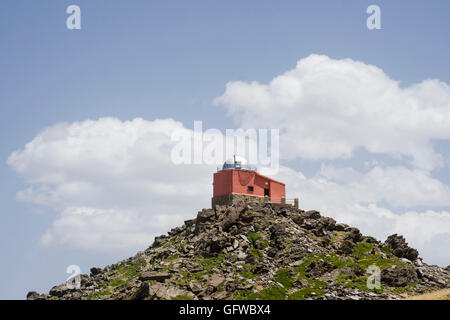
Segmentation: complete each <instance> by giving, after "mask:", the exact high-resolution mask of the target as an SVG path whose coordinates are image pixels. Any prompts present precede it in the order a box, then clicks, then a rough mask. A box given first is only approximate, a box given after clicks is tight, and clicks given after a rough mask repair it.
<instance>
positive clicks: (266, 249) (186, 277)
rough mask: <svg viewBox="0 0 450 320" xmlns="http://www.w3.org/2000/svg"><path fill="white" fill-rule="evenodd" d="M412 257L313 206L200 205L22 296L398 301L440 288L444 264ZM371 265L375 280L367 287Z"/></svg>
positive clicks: (399, 244)
mask: <svg viewBox="0 0 450 320" xmlns="http://www.w3.org/2000/svg"><path fill="white" fill-rule="evenodd" d="M418 255H419V254H418V252H417V250H415V249H413V248H410V247H409V246H408V245H407V243H406V242H405V239H404V238H403V237H402V236H399V235H391V236H389V237H388V238H387V240H386V241H385V242H383V243H382V242H380V241H378V240H377V239H375V238H373V237H369V236H364V235H362V234H361V232H360V231H359V230H358V229H357V228H354V227H350V226H348V225H346V224H342V223H336V221H335V220H333V219H332V218H329V217H323V216H321V214H320V213H319V212H317V211H303V210H300V209H295V208H294V207H292V206H289V205H284V206H281V205H275V204H269V203H248V202H247V203H240V204H234V205H232V206H215V208H214V209H203V210H202V211H200V212H199V213H198V215H197V217H196V218H195V219H192V220H188V221H185V223H184V225H182V226H180V227H177V228H174V229H172V230H171V231H170V232H168V235H162V236H159V237H156V238H155V241H154V243H153V244H152V245H151V246H150V247H149V248H148V249H146V250H145V251H142V252H139V253H137V254H136V255H135V256H134V257H131V258H128V259H126V260H124V261H121V262H119V263H116V264H113V265H110V266H107V267H105V268H92V269H91V270H90V275H85V274H84V275H81V287H80V288H79V289H70V288H69V287H68V286H67V285H66V284H61V285H58V286H55V287H53V288H52V289H51V290H50V292H49V293H48V294H38V293H36V292H33V291H32V292H29V293H28V294H27V299H30V300H39V299H83V300H84V299H102V300H106V299H145V300H155V299H294V300H303V299H326V300H334V299H355V300H358V299H401V298H404V297H406V296H408V295H417V294H422V293H427V292H432V291H435V290H439V289H443V288H449V287H450V285H449V283H450V268H449V267H447V268H445V269H444V268H441V267H438V266H430V265H427V264H425V263H423V262H422V260H421V258H419V257H418ZM374 266H377V267H378V268H379V269H377V268H374ZM373 270H375V271H377V270H378V271H379V273H378V274H379V277H380V280H381V285H380V286H375V287H374V286H369V287H371V288H369V287H368V286H367V279H368V277H369V280H370V281H369V282H370V283H372V284H375V280H374V278H376V276H374V275H371V274H372V273H371V272H373Z"/></svg>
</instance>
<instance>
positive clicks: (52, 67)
mask: <svg viewBox="0 0 450 320" xmlns="http://www.w3.org/2000/svg"><path fill="white" fill-rule="evenodd" d="M71 4H77V5H78V6H80V8H81V11H82V29H81V30H68V29H67V28H66V23H65V22H66V18H67V16H68V15H67V14H66V13H65V11H66V8H67V7H68V6H69V5H71ZM370 4H377V5H379V6H380V8H381V17H382V29H381V30H368V29H367V27H366V18H367V16H368V15H367V14H366V8H367V6H368V5H370ZM449 9H450V3H449V2H448V1H395V2H394V1H308V2H307V1H283V2H281V3H280V2H274V1H245V2H242V1H214V2H212V1H138V0H134V1H132V2H130V1H125V0H116V1H100V0H96V1H92V0H90V1H82V0H78V1H56V0H52V1H50V0H41V1H23V0H14V1H12V0H11V1H9V0H4V1H2V2H1V3H0V46H1V51H0V57H1V59H0V70H1V74H2V77H1V79H0V112H1V117H0V133H1V134H0V139H1V143H0V158H1V159H3V161H1V162H0V176H1V179H0V201H1V209H2V210H1V214H2V223H1V224H0V234H1V237H2V239H1V241H0V254H1V256H2V263H1V264H0V272H1V273H2V274H3V275H7V276H4V277H2V280H0V281H1V282H0V298H4V299H9V298H16V299H22V298H24V297H25V294H26V293H27V291H29V290H37V291H40V292H43V291H48V289H49V288H50V287H51V286H52V285H54V284H56V283H59V282H62V281H64V280H65V279H66V278H67V277H68V275H67V274H66V273H65V269H66V267H67V266H68V265H71V264H77V265H80V266H81V269H82V271H83V272H87V273H88V271H89V267H92V266H103V265H106V264H109V263H113V262H115V261H116V260H118V259H122V258H126V257H127V255H126V254H128V255H132V254H134V253H135V251H132V250H131V249H130V250H129V251H126V250H125V251H121V252H120V254H119V253H117V252H116V253H115V252H111V251H109V252H102V251H95V250H86V248H83V247H80V246H70V245H69V246H67V245H57V246H52V245H50V246H48V245H43V244H41V243H40V239H41V237H42V235H43V234H44V233H45V232H46V230H48V229H49V227H50V226H51V225H52V223H53V222H54V221H55V215H56V214H58V213H57V211H58V210H59V209H60V208H59V207H58V206H61V205H62V204H61V203H60V204H58V205H57V206H49V205H37V204H36V203H33V202H32V201H21V200H19V199H17V193H18V192H19V191H20V190H23V189H25V188H27V187H28V186H29V185H30V182H29V179H30V176H26V175H23V174H22V175H21V174H19V173H17V172H15V170H13V168H12V167H11V165H8V163H7V159H8V157H9V156H10V155H11V154H12V152H14V151H16V150H19V149H23V148H24V146H25V144H26V143H27V142H29V141H31V140H32V139H34V138H35V137H36V136H37V135H39V133H40V132H41V131H42V130H43V129H44V128H47V127H49V126H53V125H55V124H57V123H61V122H65V123H68V124H71V123H73V122H76V121H85V120H88V119H91V120H96V119H99V118H101V117H114V118H118V119H120V120H121V121H127V120H132V119H134V118H136V117H140V118H143V119H145V120H148V121H153V120H155V119H166V118H173V119H175V120H177V121H180V122H182V124H183V125H184V127H185V128H189V129H192V127H193V121H194V120H203V124H204V127H206V128H218V129H221V130H225V129H226V128H234V127H236V126H238V125H243V126H246V124H245V123H240V122H239V121H238V122H236V121H235V120H234V119H233V117H231V116H229V115H228V113H229V112H230V109H229V108H228V106H227V105H217V104H214V103H213V101H214V100H215V99H216V98H217V97H219V96H222V95H223V94H224V92H225V90H226V84H227V83H228V82H230V81H244V82H251V81H257V82H258V83H263V84H267V83H269V82H270V81H271V80H272V79H273V78H274V77H276V76H278V75H280V74H283V73H284V72H286V71H289V70H292V69H294V68H295V66H296V63H297V61H299V60H300V59H303V58H306V57H308V56H309V55H310V54H320V55H326V56H328V57H330V58H331V59H336V60H339V59H346V58H350V59H352V60H354V61H361V62H363V63H365V64H369V65H375V66H377V67H378V68H380V69H382V70H383V71H384V72H385V73H386V75H387V76H388V77H389V78H390V79H393V80H395V81H399V86H400V87H401V88H406V87H408V86H410V85H412V84H415V83H420V82H421V81H423V80H425V79H440V81H442V82H443V83H449V82H450V79H449V76H450V75H449V70H450V65H449V64H450V59H448V52H449V49H450V48H449V41H448V32H449V29H450V28H449V27H450V21H449V19H448V12H449ZM447 105H448V101H447ZM449 130H450V129H449ZM434 143H435V144H434V150H435V151H436V152H437V153H439V154H441V155H442V157H443V159H444V163H443V165H441V166H439V167H436V168H433V169H432V170H429V173H430V176H431V177H433V178H434V179H436V180H438V181H440V182H441V183H442V184H443V186H441V187H443V188H444V189H445V187H446V186H447V187H448V184H450V170H449V165H448V159H449V157H450V154H449V151H448V150H449V146H450V144H449V141H448V140H446V139H444V138H442V139H439V140H434ZM374 159H375V160H378V161H385V163H387V166H393V165H397V164H398V163H397V162H398V161H401V162H402V163H403V164H402V165H403V166H404V167H405V168H411V164H409V163H406V162H404V161H403V160H398V159H397V160H396V159H393V158H392V157H391V156H390V155H386V154H383V153H379V154H375V153H370V152H367V151H366V150H363V149H361V148H359V149H357V150H356V151H355V152H354V153H353V156H352V157H351V158H350V159H339V158H338V159H322V160H321V159H319V160H318V159H310V158H302V157H297V158H294V159H286V160H285V161H284V162H283V164H284V165H285V166H286V167H289V168H291V169H295V170H301V171H302V172H303V174H304V175H305V176H306V177H313V176H315V175H316V174H317V171H318V170H319V169H320V168H321V167H322V166H323V165H333V166H336V167H344V166H345V167H351V168H353V169H354V170H357V171H364V170H365V169H364V165H363V163H364V162H366V161H371V160H374ZM396 161H397V162H396ZM367 170H368V169H367ZM334 174H335V173H334ZM208 197H209V195H208ZM444 197H445V193H444ZM362 202H364V201H362ZM208 204H209V203H208V202H203V200H202V201H196V200H193V202H192V205H193V206H194V205H195V207H193V208H195V209H194V210H191V211H190V212H186V214H187V215H188V216H194V215H195V213H196V211H195V210H197V209H201V207H206V206H207V205H208ZM377 205H379V206H382V207H385V208H388V209H389V210H393V209H396V210H397V211H404V210H406V209H405V208H404V207H405V205H403V204H401V203H400V204H393V203H387V204H383V201H378V203H377ZM118 206H120V205H118ZM406 207H407V206H406ZM430 207H432V209H433V210H447V211H448V210H449V206H448V205H447V204H446V202H445V201H442V204H441V205H440V206H438V207H435V206H433V205H430V204H428V203H425V202H424V203H417V205H416V206H414V208H413V209H414V210H418V211H426V210H428V209H430ZM154 223H155V224H156V223H157V222H156V220H155V222H154ZM156 229H157V228H156ZM156 229H155V230H156ZM160 229H161V230H159V229H158V230H159V231H160V232H164V231H166V229H167V228H166V227H165V226H164V227H161V228H160ZM155 230H153V231H152V232H156V231H155ZM158 230H157V231H158ZM167 230H168V229H167ZM447 235H448V234H447ZM437 236H438V239H440V240H439V241H440V242H441V243H443V242H444V243H445V241H447V242H446V243H448V241H449V237H448V236H446V235H445V234H444V235H442V234H440V235H437ZM436 241H437V240H436ZM149 245H150V243H149ZM423 247H424V248H429V247H430V245H429V244H424V245H423ZM441 248H442V247H441ZM444 248H445V247H444ZM142 249H145V247H144V248H142ZM427 250H430V252H431V251H432V250H431V249H427ZM124 252H125V253H124ZM433 254H434V253H433ZM433 254H432V253H430V254H429V257H434V256H433ZM431 259H433V258H431ZM431 262H433V263H440V264H444V263H446V264H449V263H450V260H449V256H448V255H446V256H445V255H443V254H442V253H438V254H437V255H436V258H435V260H434V261H431Z"/></svg>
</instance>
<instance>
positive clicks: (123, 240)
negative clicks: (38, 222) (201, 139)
mask: <svg viewBox="0 0 450 320" xmlns="http://www.w3.org/2000/svg"><path fill="white" fill-rule="evenodd" d="M174 131H181V132H182V131H186V132H188V130H187V129H185V128H184V127H183V125H182V124H181V123H180V122H176V121H174V120H172V119H165V120H155V121H146V120H143V119H139V118H137V119H134V120H132V121H124V122H122V121H120V120H118V119H115V118H102V119H98V120H95V121H91V120H88V121H83V122H75V123H71V124H57V125H54V126H51V127H49V128H47V129H45V130H43V131H42V132H41V133H40V134H38V135H37V136H36V137H35V138H34V139H33V140H32V141H30V142H29V143H27V144H26V146H25V147H24V148H23V149H22V150H19V151H16V152H14V153H13V154H11V156H10V157H9V159H8V164H9V165H10V166H11V167H12V168H13V169H14V170H15V171H17V172H18V173H20V174H21V175H22V176H24V177H25V178H26V180H27V182H28V183H29V184H30V186H29V187H28V188H27V189H25V190H22V191H19V193H18V195H17V196H18V198H19V199H20V200H24V201H28V202H32V203H35V204H39V205H45V206H48V207H50V208H53V209H54V210H55V211H56V212H57V213H58V214H57V217H56V219H55V221H54V223H53V225H52V226H51V227H50V229H49V230H48V231H47V232H46V233H45V234H44V235H43V237H42V239H41V242H42V243H43V244H46V245H52V244H54V245H64V246H69V247H71V246H72V247H77V248H84V249H89V250H102V251H113V252H118V251H121V250H124V251H127V252H130V253H131V252H132V250H136V249H144V248H146V247H147V246H148V245H150V244H151V242H152V241H153V238H154V236H155V235H157V234H159V233H161V232H166V231H167V230H169V229H170V228H173V227H174V226H176V225H177V224H179V223H182V222H183V219H189V218H192V215H193V214H195V212H196V211H195V210H199V209H201V208H202V207H207V206H208V205H209V204H210V196H211V177H210V176H211V173H212V170H213V168H211V167H208V166H191V167H189V169H188V170H186V167H183V166H176V165H174V164H173V163H172V162H171V160H170V152H171V150H172V147H173V145H174V142H173V141H172V140H171V135H172V133H173V132H174Z"/></svg>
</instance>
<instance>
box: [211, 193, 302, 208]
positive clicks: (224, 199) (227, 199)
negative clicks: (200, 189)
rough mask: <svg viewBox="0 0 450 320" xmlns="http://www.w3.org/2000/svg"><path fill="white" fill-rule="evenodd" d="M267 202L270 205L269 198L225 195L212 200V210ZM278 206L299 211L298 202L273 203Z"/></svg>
mask: <svg viewBox="0 0 450 320" xmlns="http://www.w3.org/2000/svg"><path fill="white" fill-rule="evenodd" d="M261 202H267V203H270V201H269V198H268V197H257V196H250V195H245V194H235V193H233V194H225V195H222V196H217V197H213V198H212V199H211V208H214V207H215V206H216V205H233V204H242V205H244V204H249V203H261ZM272 204H273V205H277V206H294V207H295V206H296V207H297V209H298V200H297V201H296V202H295V204H294V205H291V204H286V203H272Z"/></svg>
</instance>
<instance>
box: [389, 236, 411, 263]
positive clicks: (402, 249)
mask: <svg viewBox="0 0 450 320" xmlns="http://www.w3.org/2000/svg"><path fill="white" fill-rule="evenodd" d="M384 245H385V246H387V247H388V248H389V249H391V252H392V254H393V255H394V256H396V257H399V258H406V259H408V260H410V261H415V260H416V259H417V257H418V256H419V252H418V251H417V250H416V249H414V248H411V247H409V246H408V243H407V242H406V240H405V238H403V236H400V235H397V234H392V235H390V236H389V237H388V238H387V239H386V241H385V242H384Z"/></svg>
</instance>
